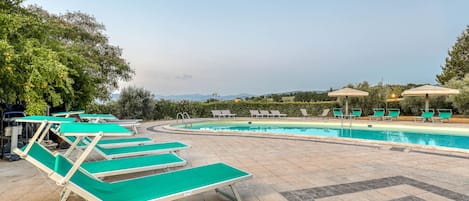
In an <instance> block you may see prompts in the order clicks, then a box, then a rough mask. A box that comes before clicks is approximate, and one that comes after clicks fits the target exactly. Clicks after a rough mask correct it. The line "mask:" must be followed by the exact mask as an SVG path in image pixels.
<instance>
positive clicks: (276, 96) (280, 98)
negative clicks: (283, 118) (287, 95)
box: [272, 94, 283, 102]
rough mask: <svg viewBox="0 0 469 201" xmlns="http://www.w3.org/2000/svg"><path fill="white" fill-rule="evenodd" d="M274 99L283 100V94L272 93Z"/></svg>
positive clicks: (276, 100) (275, 100)
mask: <svg viewBox="0 0 469 201" xmlns="http://www.w3.org/2000/svg"><path fill="white" fill-rule="evenodd" d="M272 100H273V101H274V102H283V100H282V95H279V94H272Z"/></svg>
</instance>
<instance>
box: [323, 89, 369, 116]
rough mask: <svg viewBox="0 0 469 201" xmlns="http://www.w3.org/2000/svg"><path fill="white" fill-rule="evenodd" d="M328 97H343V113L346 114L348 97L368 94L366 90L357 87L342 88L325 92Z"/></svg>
mask: <svg viewBox="0 0 469 201" xmlns="http://www.w3.org/2000/svg"><path fill="white" fill-rule="evenodd" d="M327 95H328V96H330V97H345V114H348V97H358V96H368V92H366V91H360V90H357V89H351V88H343V89H339V90H337V91H333V92H329V93H327Z"/></svg>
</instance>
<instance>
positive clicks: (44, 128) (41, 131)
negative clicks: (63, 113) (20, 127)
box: [16, 119, 62, 157]
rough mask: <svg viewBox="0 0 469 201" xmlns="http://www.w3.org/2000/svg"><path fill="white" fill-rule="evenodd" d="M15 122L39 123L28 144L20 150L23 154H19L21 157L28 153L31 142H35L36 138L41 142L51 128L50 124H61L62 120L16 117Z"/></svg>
mask: <svg viewBox="0 0 469 201" xmlns="http://www.w3.org/2000/svg"><path fill="white" fill-rule="evenodd" d="M16 121H17V122H24V123H40V125H39V128H38V129H37V130H36V132H34V134H33V136H32V137H31V139H30V140H29V143H28V145H26V148H25V149H24V151H23V152H22V154H23V155H20V156H21V157H24V156H26V155H27V154H28V152H29V150H30V149H31V147H32V146H33V143H32V142H35V141H36V140H37V142H38V143H41V142H42V141H43V140H44V138H45V136H46V135H47V132H49V130H51V127H52V124H59V125H60V124H61V123H62V121H48V120H43V121H40V120H26V119H17V120H16Z"/></svg>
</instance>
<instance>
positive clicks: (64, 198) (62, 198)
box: [60, 188, 72, 201]
mask: <svg viewBox="0 0 469 201" xmlns="http://www.w3.org/2000/svg"><path fill="white" fill-rule="evenodd" d="M71 192H72V191H70V190H68V189H67V188H64V189H63V190H62V192H60V201H67V199H68V197H69V196H70V193H71Z"/></svg>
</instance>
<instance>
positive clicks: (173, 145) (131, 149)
mask: <svg viewBox="0 0 469 201" xmlns="http://www.w3.org/2000/svg"><path fill="white" fill-rule="evenodd" d="M188 147H189V146H187V145H186V144H183V143H180V142H167V143H158V144H146V145H141V146H128V147H116V148H104V147H100V146H99V145H97V146H96V148H97V149H99V150H100V151H101V152H103V153H104V154H106V155H118V154H129V153H139V152H145V151H158V150H162V151H163V150H169V149H178V150H179V149H184V148H188ZM163 152H164V151H163Z"/></svg>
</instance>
